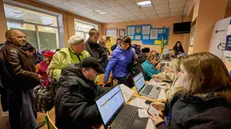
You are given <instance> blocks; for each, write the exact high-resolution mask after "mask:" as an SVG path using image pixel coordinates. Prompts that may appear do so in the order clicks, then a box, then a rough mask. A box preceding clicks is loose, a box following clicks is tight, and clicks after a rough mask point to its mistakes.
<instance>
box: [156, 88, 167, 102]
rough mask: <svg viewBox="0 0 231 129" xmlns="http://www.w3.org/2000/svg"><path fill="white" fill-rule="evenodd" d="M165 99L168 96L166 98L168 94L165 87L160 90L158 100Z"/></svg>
mask: <svg viewBox="0 0 231 129" xmlns="http://www.w3.org/2000/svg"><path fill="white" fill-rule="evenodd" d="M163 99H164V100H165V99H167V98H166V94H165V89H161V90H160V94H159V96H158V99H157V100H163Z"/></svg>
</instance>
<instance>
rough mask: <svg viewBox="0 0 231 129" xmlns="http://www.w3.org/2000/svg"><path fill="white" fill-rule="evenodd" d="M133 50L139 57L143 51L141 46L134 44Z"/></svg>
mask: <svg viewBox="0 0 231 129" xmlns="http://www.w3.org/2000/svg"><path fill="white" fill-rule="evenodd" d="M132 48H134V49H135V51H136V54H137V55H139V54H140V52H141V50H140V45H137V44H133V45H132Z"/></svg>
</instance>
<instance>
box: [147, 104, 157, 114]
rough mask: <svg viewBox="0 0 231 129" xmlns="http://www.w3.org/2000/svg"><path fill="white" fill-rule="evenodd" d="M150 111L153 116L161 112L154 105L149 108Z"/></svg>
mask: <svg viewBox="0 0 231 129" xmlns="http://www.w3.org/2000/svg"><path fill="white" fill-rule="evenodd" d="M148 113H149V114H150V115H152V116H159V114H160V112H159V111H158V110H156V108H154V107H153V106H152V105H150V106H149V108H148Z"/></svg>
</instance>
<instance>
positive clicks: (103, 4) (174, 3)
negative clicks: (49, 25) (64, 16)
mask: <svg viewBox="0 0 231 129" xmlns="http://www.w3.org/2000/svg"><path fill="white" fill-rule="evenodd" d="M35 1H37V2H41V3H43V4H47V5H51V6H55V7H57V8H60V9H62V10H66V11H68V12H72V13H74V14H77V15H80V16H83V17H86V18H89V19H92V20H95V21H98V22H102V23H111V22H123V21H132V20H140V19H150V18H161V17H170V16H183V15H187V13H188V12H189V9H190V7H191V6H192V4H193V1H194V0H151V1H152V5H153V6H152V7H146V8H140V7H138V6H137V5H136V2H138V1H145V0H35ZM96 9H100V10H103V11H105V12H107V13H106V14H102V15H99V14H97V13H95V12H94V10H96Z"/></svg>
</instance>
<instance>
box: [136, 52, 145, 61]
mask: <svg viewBox="0 0 231 129" xmlns="http://www.w3.org/2000/svg"><path fill="white" fill-rule="evenodd" d="M146 59H147V55H146V54H144V53H143V52H141V53H140V54H139V55H138V59H137V62H138V63H139V64H142V63H144V61H145V60H146Z"/></svg>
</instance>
